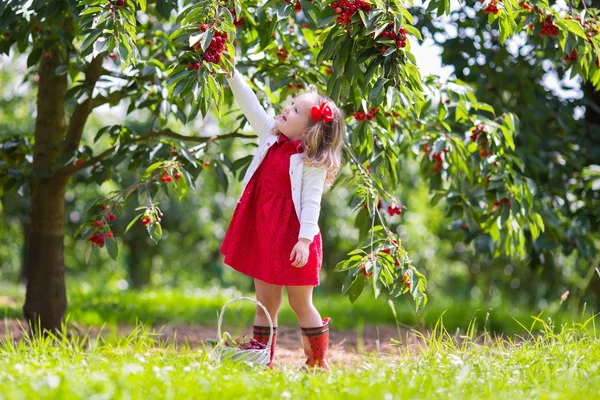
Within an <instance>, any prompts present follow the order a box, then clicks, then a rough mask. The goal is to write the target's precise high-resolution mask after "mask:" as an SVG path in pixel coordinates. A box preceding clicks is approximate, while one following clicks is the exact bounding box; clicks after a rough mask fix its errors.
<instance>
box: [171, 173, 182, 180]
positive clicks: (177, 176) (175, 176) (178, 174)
mask: <svg viewBox="0 0 600 400" xmlns="http://www.w3.org/2000/svg"><path fill="white" fill-rule="evenodd" d="M173 178H175V179H176V180H178V179H179V178H181V174H180V173H179V172H175V174H174V175H173Z"/></svg>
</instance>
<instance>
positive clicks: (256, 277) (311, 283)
mask: <svg viewBox="0 0 600 400" xmlns="http://www.w3.org/2000/svg"><path fill="white" fill-rule="evenodd" d="M221 254H223V253H221ZM225 258H227V256H225ZM223 263H224V264H225V265H227V266H228V267H229V268H231V269H233V270H235V271H237V272H240V273H242V274H244V275H246V276H249V277H250V278H254V279H258V280H260V281H263V282H265V283H268V284H270V285H277V286H319V285H320V282H319V280H317V283H313V282H309V283H297V282H296V283H289V284H287V283H278V282H274V281H271V280H265V279H263V278H262V277H260V276H254V275H250V274H249V273H247V272H245V271H241V270H239V269H237V268H235V267H233V266H231V265H229V264H227V261H226V260H224V261H223Z"/></svg>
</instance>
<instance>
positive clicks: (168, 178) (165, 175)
mask: <svg viewBox="0 0 600 400" xmlns="http://www.w3.org/2000/svg"><path fill="white" fill-rule="evenodd" d="M173 178H175V180H179V178H181V174H180V173H179V172H175V173H174V174H173V177H171V176H170V175H169V174H168V173H167V172H166V171H163V175H162V176H161V178H160V180H161V182H165V183H168V182H171V181H172V180H173Z"/></svg>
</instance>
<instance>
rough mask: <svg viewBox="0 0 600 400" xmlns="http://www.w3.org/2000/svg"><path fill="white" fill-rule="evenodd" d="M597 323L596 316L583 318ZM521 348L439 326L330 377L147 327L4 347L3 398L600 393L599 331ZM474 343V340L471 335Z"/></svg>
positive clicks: (567, 333) (566, 333)
mask: <svg viewBox="0 0 600 400" xmlns="http://www.w3.org/2000/svg"><path fill="white" fill-rule="evenodd" d="M588 324H593V322H588ZM542 330H543V331H546V332H547V333H546V334H544V335H537V336H531V337H530V338H529V339H527V340H525V341H522V342H521V343H519V344H516V343H512V342H510V341H492V340H491V339H489V337H488V336H486V337H485V341H486V342H487V343H485V344H484V345H480V344H477V343H482V338H475V337H474V336H473V330H468V332H469V334H468V335H467V336H466V337H464V338H463V339H462V340H461V341H458V340H456V339H455V338H453V337H451V336H450V335H449V334H448V333H447V331H445V329H444V328H441V326H440V325H438V326H437V327H436V329H435V330H434V331H433V333H432V334H430V335H429V336H428V337H427V338H422V341H421V343H422V346H421V348H420V349H415V348H413V349H406V348H402V349H401V350H400V349H398V351H397V352H395V353H394V354H392V355H390V356H389V357H388V358H387V360H386V361H384V360H383V359H380V358H378V357H377V356H375V355H374V354H370V355H366V356H365V358H364V359H363V360H362V361H360V362H358V363H357V364H354V365H347V364H336V365H335V366H334V368H332V371H331V372H330V373H326V374H323V375H320V374H306V373H303V372H299V371H297V370H295V369H293V368H288V367H282V368H277V369H275V370H272V371H271V370H266V371H265V370H259V369H253V368H250V367H248V366H245V365H243V364H232V363H229V362H228V363H222V364H220V363H217V362H215V361H214V359H212V358H210V357H209V355H208V352H207V351H204V350H203V349H200V350H198V349H190V348H188V347H181V348H175V347H172V346H167V345H164V344H161V343H158V342H156V340H154V339H153V337H152V336H151V335H149V334H148V333H146V332H145V331H144V330H143V329H137V330H136V331H134V332H133V333H132V334H131V335H130V336H129V337H122V338H120V339H115V340H106V341H105V340H99V339H98V338H91V340H90V341H89V343H90V346H84V345H82V341H80V340H76V339H71V340H67V339H62V340H58V342H56V343H55V344H52V343H51V341H50V340H49V339H39V338H38V339H35V340H32V339H28V340H24V341H21V342H19V343H18V344H12V343H11V341H7V342H5V343H3V344H0V360H2V368H0V384H1V385H2V390H1V391H0V399H10V400H15V399H26V398H44V399H81V398H86V399H87V398H95V399H129V398H143V399H188V398H215V397H216V396H218V398H220V399H229V398H236V399H237V398H243V399H264V398H278V399H280V398H284V399H285V398H294V399H305V398H310V399H313V398H319V399H340V398H341V399H354V398H357V399H359V398H360V399H363V398H369V399H371V398H377V399H406V398H419V399H423V398H428V399H429V398H431V399H448V398H452V399H507V398H513V399H529V398H535V399H574V398H580V399H592V398H596V396H597V394H598V393H600V340H598V338H597V337H596V332H595V327H593V329H592V330H591V333H587V332H590V330H589V329H586V330H582V329H581V326H579V327H577V326H576V325H573V328H569V329H566V328H564V327H563V328H562V329H560V330H559V332H558V333H556V334H554V333H551V332H552V331H553V330H554V329H552V327H548V326H543V327H542ZM477 339H479V340H477Z"/></svg>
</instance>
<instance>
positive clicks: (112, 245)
mask: <svg viewBox="0 0 600 400" xmlns="http://www.w3.org/2000/svg"><path fill="white" fill-rule="evenodd" d="M104 243H105V245H106V251H107V252H108V255H109V256H110V258H112V259H113V260H115V261H116V260H117V255H118V254H119V247H118V246H117V240H116V239H115V238H109V237H107V238H106V240H105V241H104Z"/></svg>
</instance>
